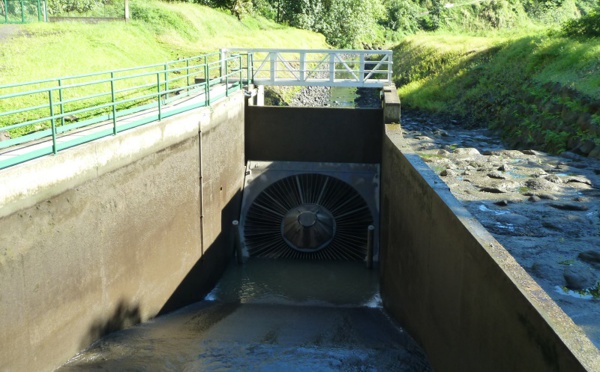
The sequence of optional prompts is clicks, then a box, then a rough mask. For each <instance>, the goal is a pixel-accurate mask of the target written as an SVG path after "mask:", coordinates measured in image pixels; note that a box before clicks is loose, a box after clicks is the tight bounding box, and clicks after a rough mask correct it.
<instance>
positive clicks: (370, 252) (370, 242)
mask: <svg viewBox="0 0 600 372" xmlns="http://www.w3.org/2000/svg"><path fill="white" fill-rule="evenodd" d="M374 234H375V226H373V225H369V227H368V228H367V259H366V261H367V269H369V270H371V269H372V268H373V236H374Z"/></svg>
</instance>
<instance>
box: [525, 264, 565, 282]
mask: <svg viewBox="0 0 600 372" xmlns="http://www.w3.org/2000/svg"><path fill="white" fill-rule="evenodd" d="M531 273H532V274H533V275H535V276H536V277H538V278H540V279H545V280H548V281H550V282H557V281H559V280H561V279H562V278H561V276H562V275H561V269H560V268H559V267H557V266H552V265H549V264H547V263H542V262H534V263H533V265H531Z"/></svg>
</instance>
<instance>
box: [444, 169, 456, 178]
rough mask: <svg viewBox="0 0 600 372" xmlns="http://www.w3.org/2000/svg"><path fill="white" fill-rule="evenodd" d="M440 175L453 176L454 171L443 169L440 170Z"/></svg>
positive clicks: (454, 174)
mask: <svg viewBox="0 0 600 372" xmlns="http://www.w3.org/2000/svg"><path fill="white" fill-rule="evenodd" d="M440 176H442V177H454V176H456V172H455V171H453V170H452V169H444V170H443V171H441V172H440Z"/></svg>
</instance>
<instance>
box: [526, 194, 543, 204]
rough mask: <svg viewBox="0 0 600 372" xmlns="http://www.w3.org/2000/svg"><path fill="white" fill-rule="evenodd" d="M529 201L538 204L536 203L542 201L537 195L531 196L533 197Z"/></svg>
mask: <svg viewBox="0 0 600 372" xmlns="http://www.w3.org/2000/svg"><path fill="white" fill-rule="evenodd" d="M527 200H529V201H530V202H533V203H536V202H539V201H540V200H541V199H540V197H539V196H537V195H531V196H530V197H529V199H527Z"/></svg>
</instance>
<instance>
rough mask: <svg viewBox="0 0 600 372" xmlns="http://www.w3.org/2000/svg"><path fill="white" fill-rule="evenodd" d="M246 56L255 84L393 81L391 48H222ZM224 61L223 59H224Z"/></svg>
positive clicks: (358, 84) (224, 52)
mask: <svg viewBox="0 0 600 372" xmlns="http://www.w3.org/2000/svg"><path fill="white" fill-rule="evenodd" d="M221 53H222V55H223V57H226V56H227V54H242V55H246V58H243V60H245V61H246V63H247V64H248V65H251V69H249V71H252V72H251V74H252V76H251V78H250V79H248V80H250V81H252V82H253V83H254V84H256V85H286V86H342V87H370V88H379V87H383V86H386V85H389V84H391V83H392V51H391V50H330V49H246V48H229V49H221ZM223 60H224V59H223Z"/></svg>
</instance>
